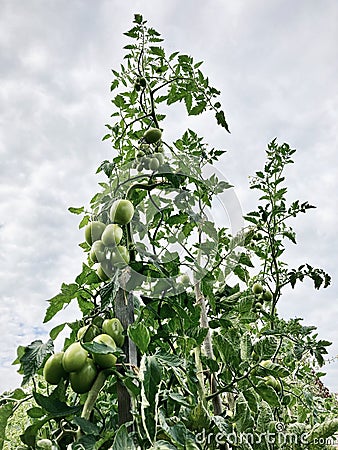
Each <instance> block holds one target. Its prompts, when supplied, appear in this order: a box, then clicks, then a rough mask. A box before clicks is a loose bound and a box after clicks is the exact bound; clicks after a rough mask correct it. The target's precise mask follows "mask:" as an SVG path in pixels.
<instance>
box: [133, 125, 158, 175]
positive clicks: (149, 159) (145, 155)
mask: <svg viewBox="0 0 338 450" xmlns="http://www.w3.org/2000/svg"><path fill="white" fill-rule="evenodd" d="M161 137H162V131H161V130H160V129H159V128H149V130H147V131H146V132H145V133H144V136H143V142H142V143H141V144H140V147H139V151H138V153H137V158H136V161H135V168H136V169H137V171H138V172H142V171H143V170H151V171H152V172H156V171H157V170H158V169H159V168H160V167H161V166H162V165H163V164H164V161H165V158H164V155H163V146H162V145H161V143H160V141H161Z"/></svg>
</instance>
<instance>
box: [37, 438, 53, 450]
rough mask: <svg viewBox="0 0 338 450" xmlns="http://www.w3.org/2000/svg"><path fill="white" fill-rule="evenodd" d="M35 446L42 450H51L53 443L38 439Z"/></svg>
mask: <svg viewBox="0 0 338 450" xmlns="http://www.w3.org/2000/svg"><path fill="white" fill-rule="evenodd" d="M36 446H37V448H39V449H42V450H53V442H52V441H51V440H50V439H39V440H38V441H37V443H36Z"/></svg>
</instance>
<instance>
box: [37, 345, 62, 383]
mask: <svg viewBox="0 0 338 450" xmlns="http://www.w3.org/2000/svg"><path fill="white" fill-rule="evenodd" d="M63 356H64V352H59V353H54V354H53V355H51V356H50V357H49V358H48V359H47V361H46V363H45V366H44V368H43V376H44V378H45V380H46V381H47V383H49V384H59V382H60V381H61V378H67V376H68V374H67V372H66V371H65V370H64V368H63V366H62V359H63Z"/></svg>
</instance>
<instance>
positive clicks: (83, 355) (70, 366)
mask: <svg viewBox="0 0 338 450" xmlns="http://www.w3.org/2000/svg"><path fill="white" fill-rule="evenodd" d="M87 356H88V353H87V350H85V349H84V348H83V347H82V345H81V344H80V342H74V343H73V344H71V345H70V346H69V347H68V348H67V349H66V351H65V354H64V355H63V358H62V366H63V368H64V369H65V371H66V372H77V371H79V370H81V369H82V367H83V366H84V364H85V362H86V360H87Z"/></svg>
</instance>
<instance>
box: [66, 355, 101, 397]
mask: <svg viewBox="0 0 338 450" xmlns="http://www.w3.org/2000/svg"><path fill="white" fill-rule="evenodd" d="M96 376H97V368H96V366H95V364H94V362H93V360H92V359H90V358H87V359H86V361H85V363H84V365H83V366H82V368H81V369H80V370H79V371H77V372H71V374H70V375H69V379H70V385H71V387H72V389H73V391H74V392H76V393H77V394H85V393H86V392H88V391H90V389H91V387H92V386H93V383H94V381H95V378H96Z"/></svg>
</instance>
